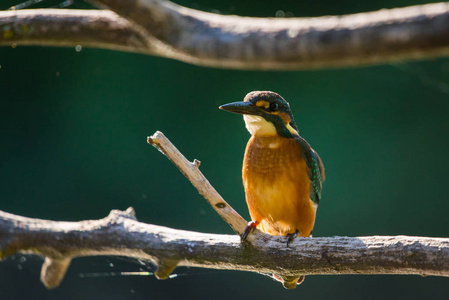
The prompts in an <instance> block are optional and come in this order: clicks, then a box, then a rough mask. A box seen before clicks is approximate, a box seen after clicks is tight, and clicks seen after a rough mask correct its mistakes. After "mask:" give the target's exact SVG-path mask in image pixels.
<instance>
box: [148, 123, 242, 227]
mask: <svg viewBox="0 0 449 300" xmlns="http://www.w3.org/2000/svg"><path fill="white" fill-rule="evenodd" d="M147 142H148V143H149V144H150V145H153V146H154V147H156V148H157V149H158V150H159V151H160V152H162V153H163V154H164V155H165V156H167V157H168V159H170V161H171V162H172V163H173V164H174V165H175V166H176V167H177V168H178V169H179V170H180V171H181V173H182V174H184V176H185V177H187V179H188V180H189V181H190V182H191V183H192V184H193V186H194V187H195V188H196V189H197V190H198V192H199V193H200V194H201V195H202V196H203V197H204V198H205V199H206V200H207V202H208V203H209V204H210V205H211V206H212V208H213V209H214V210H215V211H216V212H217V213H218V214H219V215H220V216H221V217H222V218H223V220H225V221H226V222H227V223H228V224H229V226H231V228H232V229H233V230H234V231H235V232H236V233H237V234H239V235H242V234H243V232H244V231H245V228H246V225H247V222H246V221H245V219H243V218H242V216H240V215H239V214H238V213H237V212H236V211H235V210H234V209H233V208H232V207H231V206H230V205H229V204H228V203H227V202H226V201H225V200H224V199H223V198H222V197H221V196H220V194H218V192H217V191H216V190H215V189H214V187H213V186H212V185H211V184H210V183H209V181H208V180H207V179H206V177H204V175H203V173H201V171H200V169H199V165H200V162H199V161H198V160H196V159H195V160H194V161H193V163H191V162H189V161H188V160H187V159H186V158H185V157H184V155H182V153H181V152H179V150H178V149H177V148H176V147H175V146H174V145H173V144H172V143H171V142H170V140H169V139H167V138H166V137H165V135H164V134H163V133H162V132H160V131H157V132H156V133H155V134H153V135H152V136H149V137H148V138H147Z"/></svg>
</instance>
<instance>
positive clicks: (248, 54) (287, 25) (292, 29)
mask: <svg viewBox="0 0 449 300" xmlns="http://www.w3.org/2000/svg"><path fill="white" fill-rule="evenodd" d="M95 3H97V4H98V5H100V6H102V7H104V6H106V7H108V8H109V9H111V10H113V11H114V12H115V13H116V14H114V13H111V12H107V11H87V10H83V11H79V10H78V11H76V10H52V9H41V10H28V11H9V12H0V45H42V46H76V45H77V44H80V45H82V46H87V47H96V48H106V49H114V50H120V51H130V52H139V53H144V54H149V55H157V56H162V57H167V58H172V59H177V60H181V61H184V62H187V63H192V64H197V65H203V66H209V67H221V68H235V69H264V70H297V69H311V68H324V67H342V66H360V65H369V64H381V63H388V62H393V61H398V60H409V59H426V58H431V57H439V56H448V55H449V5H448V3H437V4H427V5H421V6H411V7H405V8H396V9H390V10H380V11H376V12H369V13H360V14H353V15H345V16H329V17H318V18H287V19H279V18H276V19H275V18H248V17H239V16H224V15H217V14H211V13H206V12H201V11H197V10H193V9H188V8H185V7H182V6H179V5H176V4H174V3H171V2H169V1H166V0H139V1H138V0H127V1H122V0H97V1H95ZM118 15H120V16H121V17H119V16H118ZM125 19H126V20H128V21H126V20H125Z"/></svg>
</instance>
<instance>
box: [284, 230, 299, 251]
mask: <svg viewBox="0 0 449 300" xmlns="http://www.w3.org/2000/svg"><path fill="white" fill-rule="evenodd" d="M298 235H299V231H298V230H296V231H295V232H294V233H289V234H287V247H288V245H289V244H290V243H291V242H292V241H293V240H294V239H295V238H296V237H297V236H298Z"/></svg>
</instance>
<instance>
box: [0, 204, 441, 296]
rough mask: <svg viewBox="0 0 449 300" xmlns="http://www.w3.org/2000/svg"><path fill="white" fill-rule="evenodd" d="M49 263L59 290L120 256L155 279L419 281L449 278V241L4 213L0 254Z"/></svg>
mask: <svg viewBox="0 0 449 300" xmlns="http://www.w3.org/2000/svg"><path fill="white" fill-rule="evenodd" d="M15 253H28V254H38V255H41V256H44V257H46V260H45V263H44V265H43V270H42V273H41V280H42V281H43V282H44V283H45V285H46V286H47V287H56V286H57V285H58V284H59V283H60V280H62V278H63V276H64V273H65V271H66V269H67V267H68V266H69V264H70V260H71V259H73V258H75V257H83V256H92V255H119V256H127V257H133V258H138V259H143V260H150V261H152V262H154V263H155V264H156V265H157V266H158V270H157V272H156V276H157V277H158V278H162V279H163V278H167V277H168V276H169V274H170V273H171V272H172V271H173V270H174V269H175V268H176V267H177V266H190V267H201V268H212V269H226V270H241V271H251V272H264V273H276V274H282V275H285V276H289V275H296V274H311V275H318V274H320V275H324V274H326V275H336V274H418V275H435V276H449V239H448V238H427V237H408V236H395V237H393V236H371V237H328V238H325V237H323V238H296V239H295V240H294V241H293V242H292V243H291V244H290V246H289V247H288V248H287V247H286V245H285V238H284V237H275V236H267V235H263V236H259V237H258V239H256V240H255V242H254V243H253V244H252V245H251V244H248V243H241V242H240V238H239V237H238V236H237V235H235V236H234V235H218V234H205V233H198V232H191V231H184V230H175V229H171V228H167V227H162V226H156V225H149V224H144V223H140V222H138V221H137V220H136V219H135V216H134V211H133V210H132V208H129V209H128V210H126V211H125V212H122V211H117V210H113V211H111V213H110V215H109V216H108V217H106V218H104V219H101V220H90V221H81V222H55V221H47V220H40V219H31V218H25V217H21V216H16V215H12V214H9V213H6V212H1V211H0V254H1V258H2V259H4V258H6V257H7V256H9V255H12V254H15Z"/></svg>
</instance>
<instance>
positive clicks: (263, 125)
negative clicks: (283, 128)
mask: <svg viewBox="0 0 449 300" xmlns="http://www.w3.org/2000/svg"><path fill="white" fill-rule="evenodd" d="M243 120H245V125H246V129H248V131H249V133H251V135H275V134H276V128H275V127H274V125H273V123H271V122H268V121H266V120H265V119H264V118H262V117H259V116H253V115H243Z"/></svg>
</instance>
